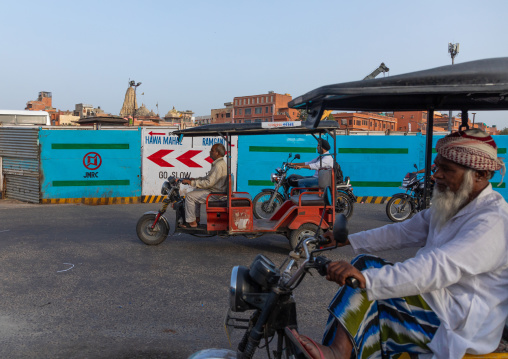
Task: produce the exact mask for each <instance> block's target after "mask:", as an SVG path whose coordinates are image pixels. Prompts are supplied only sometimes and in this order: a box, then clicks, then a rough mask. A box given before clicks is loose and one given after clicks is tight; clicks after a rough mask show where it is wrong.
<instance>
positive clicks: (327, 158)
mask: <svg viewBox="0 0 508 359" xmlns="http://www.w3.org/2000/svg"><path fill="white" fill-rule="evenodd" d="M305 164H306V165H307V166H309V168H310V169H311V170H314V171H315V172H314V175H313V177H316V178H318V177H319V170H320V169H321V168H326V169H331V168H333V156H332V155H331V154H330V153H329V152H328V151H326V152H325V153H323V154H322V155H320V156H317V157H316V158H314V159H313V160H311V161H308V162H305Z"/></svg>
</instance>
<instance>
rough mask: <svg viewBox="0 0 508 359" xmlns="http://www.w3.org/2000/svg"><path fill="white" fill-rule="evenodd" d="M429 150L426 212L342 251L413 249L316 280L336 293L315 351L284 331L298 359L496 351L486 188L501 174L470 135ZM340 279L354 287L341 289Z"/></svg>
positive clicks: (491, 204) (498, 242)
mask: <svg viewBox="0 0 508 359" xmlns="http://www.w3.org/2000/svg"><path fill="white" fill-rule="evenodd" d="M436 150H437V153H438V155H437V157H436V159H435V161H434V163H435V164H436V166H437V171H436V173H435V174H434V177H435V180H436V184H435V188H434V194H433V197H432V206H431V207H430V208H429V209H427V210H425V211H422V212H420V213H418V214H417V215H415V216H414V217H413V218H412V219H410V220H408V221H406V222H403V223H396V224H391V225H387V226H384V227H381V228H377V229H373V230H370V231H365V232H360V233H356V234H353V235H350V236H349V238H348V241H347V242H346V243H345V244H343V245H349V244H350V245H351V246H352V247H353V249H354V250H355V252H357V253H372V252H378V251H382V250H389V249H400V248H405V247H415V246H416V247H421V249H420V250H418V252H417V253H416V255H415V256H414V257H413V258H410V259H408V260H406V261H404V262H400V263H395V264H392V263H389V262H387V261H384V260H382V259H380V258H378V257H375V256H372V255H365V254H363V255H359V256H358V257H356V258H355V259H354V260H353V261H352V263H351V264H349V263H347V262H342V261H341V262H332V263H330V265H329V266H328V273H327V277H326V278H327V279H328V280H330V281H334V282H337V283H338V284H340V285H341V286H342V287H341V288H340V289H339V291H338V293H337V295H336V296H335V298H334V299H333V300H332V302H331V304H330V306H329V308H328V310H329V312H330V316H329V320H328V323H327V326H326V329H325V333H324V336H323V342H322V343H323V344H317V343H316V342H314V341H313V340H312V339H310V338H308V337H306V336H304V335H301V334H298V333H297V332H296V331H294V330H289V328H288V329H287V330H286V332H287V333H288V335H289V336H290V338H291V339H292V341H293V342H294V343H295V344H296V345H297V346H298V347H299V348H300V350H301V351H302V353H303V354H304V356H305V357H307V358H350V357H358V358H388V357H392V356H394V355H396V354H398V353H403V352H406V353H410V354H411V355H418V357H419V358H443V359H444V358H447V359H448V358H462V357H463V356H464V354H466V353H471V354H485V353H490V352H492V351H494V350H495V349H496V348H497V346H498V344H499V342H500V339H501V336H502V332H503V327H504V325H505V321H506V319H507V317H508V256H507V251H508V204H507V203H506V201H505V200H504V199H503V197H502V196H501V195H500V194H499V193H497V192H495V191H493V189H492V185H491V184H490V183H489V179H491V178H492V175H493V173H494V171H497V170H500V171H501V174H502V176H503V177H504V174H505V171H506V168H505V165H504V163H503V161H502V159H500V158H498V157H497V146H496V144H495V142H494V140H493V139H492V137H491V136H489V135H488V134H486V133H485V132H483V131H480V130H476V129H475V130H467V131H464V132H455V133H452V134H450V135H448V136H446V137H444V138H442V139H440V140H439V141H438V142H437V146H436ZM501 182H502V179H501ZM326 236H327V237H328V238H330V239H331V240H332V242H333V235H332V234H331V233H327V234H326ZM339 245H340V244H339ZM348 277H354V278H356V279H358V281H359V282H360V288H358V289H353V288H350V287H347V286H345V281H346V278H348Z"/></svg>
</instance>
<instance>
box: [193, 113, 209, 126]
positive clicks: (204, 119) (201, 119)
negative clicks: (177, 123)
mask: <svg viewBox="0 0 508 359" xmlns="http://www.w3.org/2000/svg"><path fill="white" fill-rule="evenodd" d="M212 111H213V110H212ZM211 123H212V116H211V115H205V116H195V117H194V124H195V125H196V126H203V125H209V124H211Z"/></svg>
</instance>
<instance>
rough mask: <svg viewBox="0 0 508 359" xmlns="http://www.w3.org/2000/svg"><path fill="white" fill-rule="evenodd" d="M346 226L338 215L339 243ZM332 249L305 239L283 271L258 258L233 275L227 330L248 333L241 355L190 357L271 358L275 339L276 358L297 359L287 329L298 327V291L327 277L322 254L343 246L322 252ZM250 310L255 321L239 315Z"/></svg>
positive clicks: (197, 358)
mask: <svg viewBox="0 0 508 359" xmlns="http://www.w3.org/2000/svg"><path fill="white" fill-rule="evenodd" d="M326 192H327V193H328V195H326V198H327V200H326V202H325V203H326V204H327V206H330V205H331V204H332V203H333V201H332V200H331V190H330V187H327V190H326ZM346 224H347V219H346V217H345V216H344V215H338V216H336V221H335V223H334V226H333V234H334V238H335V239H336V240H337V241H338V242H339V243H344V242H345V241H346V240H347V236H348V230H347V226H346ZM326 244H328V240H327V239H326V238H324V237H323V236H322V235H321V234H320V233H317V234H316V235H314V236H309V237H305V238H302V240H301V241H300V242H299V244H298V245H297V246H296V248H295V249H294V250H293V251H291V252H290V254H289V256H288V257H287V259H286V260H285V261H284V263H283V264H282V265H281V266H280V267H277V266H276V265H275V264H274V263H273V262H272V261H271V260H270V259H268V258H267V257H265V256H264V255H261V254H259V255H258V256H256V258H255V259H254V261H253V262H252V264H251V265H250V267H245V266H236V267H234V268H233V270H232V273H231V285H230V294H229V309H228V312H227V315H226V319H225V326H226V331H227V334H228V336H229V332H230V330H232V329H241V330H244V331H245V332H244V335H243V338H242V339H241V341H240V343H239V344H238V347H237V350H236V351H232V350H225V349H206V350H202V351H200V352H197V353H195V354H193V355H192V356H190V358H192V359H205V358H208V359H210V358H237V359H250V358H252V357H253V356H254V354H255V352H256V351H257V349H259V347H260V345H263V346H266V350H267V351H268V353H269V357H270V348H269V347H270V343H271V342H272V341H273V339H275V338H276V340H275V341H274V342H275V343H276V348H275V349H274V350H273V352H272V354H273V357H274V358H275V359H281V358H283V357H284V358H293V357H294V356H295V355H297V353H298V349H297V347H296V346H295V345H294V344H293V343H292V341H291V340H290V339H289V337H288V334H286V330H287V329H286V328H291V329H297V328H298V323H297V319H296V302H295V299H294V297H293V291H294V290H295V289H296V288H297V287H298V286H299V285H300V284H301V282H302V280H303V278H304V277H305V275H306V274H307V273H309V272H310V271H317V272H318V273H319V274H320V275H322V276H324V275H326V272H327V266H328V264H329V263H330V260H329V259H327V258H326V257H324V256H319V255H318V254H319V253H321V252H323V251H327V250H331V249H334V248H336V247H337V244H335V246H332V247H327V248H319V247H322V246H324V245H326ZM315 248H319V249H315ZM347 282H348V285H350V286H352V287H354V288H356V287H358V285H359V283H358V281H357V280H356V279H355V278H348V280H347ZM247 311H251V312H252V315H251V316H250V318H249V319H245V318H242V317H240V316H236V315H235V313H243V312H247ZM262 342H263V343H262Z"/></svg>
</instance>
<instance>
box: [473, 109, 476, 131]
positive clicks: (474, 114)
mask: <svg viewBox="0 0 508 359" xmlns="http://www.w3.org/2000/svg"><path fill="white" fill-rule="evenodd" d="M475 117H476V112H473V128H474V118H475Z"/></svg>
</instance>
